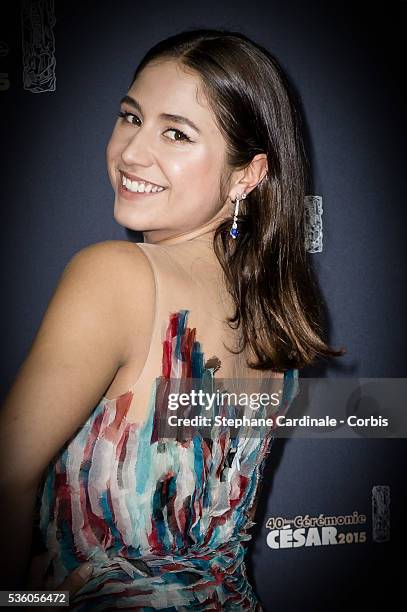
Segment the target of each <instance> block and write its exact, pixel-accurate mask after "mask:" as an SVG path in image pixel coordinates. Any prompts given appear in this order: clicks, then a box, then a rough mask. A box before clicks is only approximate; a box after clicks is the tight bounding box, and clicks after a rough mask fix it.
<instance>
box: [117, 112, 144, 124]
mask: <svg viewBox="0 0 407 612" xmlns="http://www.w3.org/2000/svg"><path fill="white" fill-rule="evenodd" d="M118 116H119V117H122V118H123V119H124V120H125V121H126V122H127V123H131V124H133V125H134V119H136V120H137V121H140V119H139V118H138V117H137V115H135V114H134V113H129V112H128V111H120V112H119V113H118Z"/></svg>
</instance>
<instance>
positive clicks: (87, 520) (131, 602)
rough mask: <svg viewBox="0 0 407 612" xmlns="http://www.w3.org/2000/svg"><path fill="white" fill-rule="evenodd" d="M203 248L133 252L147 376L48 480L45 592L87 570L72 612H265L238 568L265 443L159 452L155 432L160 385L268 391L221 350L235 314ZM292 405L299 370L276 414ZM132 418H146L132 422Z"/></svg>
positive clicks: (167, 447)
mask: <svg viewBox="0 0 407 612" xmlns="http://www.w3.org/2000/svg"><path fill="white" fill-rule="evenodd" d="M209 238H210V235H206V236H200V237H198V238H194V239H192V240H187V241H185V242H184V243H176V244H168V245H159V244H151V243H137V244H134V248H140V249H142V251H143V252H144V254H145V256H146V257H147V258H148V260H149V262H150V264H151V266H152V269H153V273H154V281H155V288H156V300H155V304H156V308H155V319H154V327H153V333H152V337H151V341H150V347H149V352H148V356H147V359H146V362H145V364H144V366H143V369H142V371H141V374H140V376H139V377H138V380H137V381H136V383H135V384H134V385H133V386H132V387H131V388H130V389H129V390H128V391H127V392H125V393H123V394H121V395H120V396H117V397H115V398H113V399H108V398H107V397H105V396H104V397H103V398H102V399H101V401H100V402H99V404H98V405H97V406H96V407H95V408H94V410H93V411H92V412H91V414H90V416H89V417H88V418H87V420H86V421H85V422H84V424H83V425H82V426H81V427H80V428H79V429H78V430H77V431H76V433H75V434H74V435H73V436H72V437H71V438H70V439H69V440H68V441H67V442H66V444H65V445H64V446H63V447H62V449H61V450H60V451H59V452H58V453H57V455H56V456H55V457H54V458H53V460H52V462H51V463H50V464H49V466H48V468H47V469H46V471H45V474H44V479H43V483H42V485H41V487H42V489H41V491H40V514H39V527H40V532H41V535H42V538H43V541H44V544H45V546H46V547H47V549H48V550H50V551H51V553H52V554H54V555H55V556H54V559H53V561H52V568H53V576H52V577H51V578H50V582H49V584H48V586H47V588H49V589H52V588H56V587H57V586H58V585H59V584H61V582H62V581H63V579H64V578H65V577H66V576H67V575H68V574H69V573H70V572H71V571H72V570H73V569H74V568H75V567H77V566H78V565H79V564H80V563H83V562H84V561H86V560H90V561H91V563H92V565H93V566H94V570H93V574H92V576H91V578H90V580H89V581H88V582H87V583H86V584H85V585H84V586H83V587H82V588H81V589H80V590H79V591H78V592H77V593H76V594H75V595H74V596H73V597H71V603H70V605H71V608H70V609H72V610H76V611H81V610H92V611H93V610H94V611H98V610H111V609H122V610H142V611H150V610H162V611H166V612H170V611H171V612H173V611H183V610H185V611H192V610H196V611H198V610H199V611H209V610H230V611H232V610H233V611H241V610H255V611H257V612H260V611H262V607H261V603H260V601H259V600H258V598H257V596H256V594H255V592H254V590H253V588H252V586H251V584H250V583H249V581H248V579H247V575H246V567H245V562H244V556H245V550H246V544H247V541H248V540H250V539H251V535H250V534H249V533H248V530H249V529H250V527H252V526H253V525H254V522H253V520H252V518H253V516H254V511H255V508H256V504H257V497H258V496H257V493H258V490H259V483H260V482H261V478H262V472H263V468H264V463H265V459H266V457H267V455H268V453H269V452H270V448H271V445H272V442H273V440H274V437H275V436H274V430H273V429H272V428H268V430H267V431H265V435H264V436H257V437H255V436H253V437H248V436H247V434H246V435H245V437H241V438H240V437H239V436H237V437H233V438H232V437H230V436H229V435H228V430H227V428H224V429H223V430H222V428H217V430H216V431H215V429H213V434H211V435H210V436H209V437H208V436H206V437H205V438H204V437H203V436H201V435H200V434H199V430H198V431H197V432H195V433H194V435H193V436H191V439H190V440H188V441H185V440H182V441H178V440H177V439H174V440H172V439H171V440H168V439H166V440H165V441H163V440H161V439H160V436H159V434H158V428H157V423H158V420H159V416H160V410H162V406H161V403H160V394H159V392H158V391H159V389H160V385H161V384H162V382H165V381H166V380H169V379H188V378H194V379H202V380H203V379H204V377H205V378H206V379H208V378H209V380H214V379H215V377H216V376H217V370H218V369H219V365H220V364H221V366H222V367H221V368H220V370H219V375H220V376H222V377H230V378H232V377H239V376H240V377H241V378H245V377H247V378H249V377H256V378H257V377H261V376H263V377H265V376H267V377H268V378H270V377H271V376H270V372H268V373H265V372H260V371H257V370H253V369H249V368H247V366H246V364H245V360H244V355H242V354H240V355H238V356H235V355H232V354H231V353H229V352H228V351H227V350H226V349H225V348H224V346H223V344H222V341H224V340H225V339H227V341H226V346H229V347H230V346H232V344H231V342H230V341H231V340H233V338H236V336H233V334H236V331H233V330H232V331H231V330H230V328H229V327H228V326H227V324H226V323H225V321H224V319H225V315H226V314H231V312H232V310H231V309H229V310H228V309H227V304H229V307H230V308H231V305H232V303H231V301H230V298H228V294H227V292H226V290H222V289H221V287H222V285H221V284H220V283H221V273H220V266H219V265H218V263H217V260H216V261H215V255H214V254H213V249H212V247H211V240H210V239H209ZM217 275H218V276H217ZM228 299H229V302H228ZM225 304H226V306H225ZM235 347H236V345H234V346H232V348H235ZM214 353H215V354H214ZM220 356H221V357H220ZM280 376H281V375H280ZM297 392H298V370H288V371H286V372H285V373H284V380H283V397H282V401H281V404H280V409H279V414H280V413H284V412H286V410H287V409H288V407H289V405H290V403H291V401H292V399H293V398H294V396H295V395H296V394H297ZM136 404H137V406H146V407H147V409H146V410H144V413H143V414H144V418H143V419H142V420H140V421H137V422H134V421H133V420H132V419H131V418H128V413H129V410H130V407H131V406H135V405H136Z"/></svg>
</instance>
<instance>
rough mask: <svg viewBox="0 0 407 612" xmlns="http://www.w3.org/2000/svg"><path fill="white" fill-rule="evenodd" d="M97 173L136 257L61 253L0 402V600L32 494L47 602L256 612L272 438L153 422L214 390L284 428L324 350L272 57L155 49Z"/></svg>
mask: <svg viewBox="0 0 407 612" xmlns="http://www.w3.org/2000/svg"><path fill="white" fill-rule="evenodd" d="M107 166H108V172H109V177H110V181H111V184H112V187H113V190H114V198H115V199H114V217H115V219H116V221H117V222H118V223H119V224H120V225H122V226H124V227H127V228H131V229H133V230H139V231H142V232H143V237H144V242H143V243H141V244H133V243H128V242H125V241H107V242H103V243H99V244H96V245H92V246H91V247H88V248H86V249H83V250H82V251H80V252H79V253H77V254H76V255H75V256H74V257H73V259H72V260H71V262H70V263H69V264H68V266H67V268H66V269H65V270H64V273H63V275H62V278H61V281H60V283H59V285H58V287H57V289H56V291H55V294H54V296H53V298H52V300H51V302H50V304H49V306H48V309H47V312H46V314H45V317H44V320H43V322H42V324H41V327H40V329H39V331H38V333H37V336H36V338H35V341H34V343H33V346H32V348H31V351H30V353H29V355H28V356H27V358H26V360H25V361H24V364H23V366H22V368H21V370H20V372H19V375H18V377H17V379H16V381H15V383H14V385H13V387H12V389H11V391H10V393H9V395H8V397H7V398H6V402H5V405H4V407H3V410H2V413H1V423H0V424H1V429H0V431H1V434H0V436H1V439H0V453H1V466H2V473H1V478H0V487H1V492H2V493H3V497H4V499H6V502H5V504H4V505H3V508H2V517H1V522H0V524H1V528H2V534H1V536H0V540H1V541H2V542H3V543H5V546H6V550H7V551H12V552H10V553H9V552H8V556H7V559H8V562H9V563H8V568H7V572H8V574H7V573H6V575H4V574H3V584H4V587H3V588H11V587H15V585H16V584H21V583H22V581H24V578H25V569H26V567H25V566H26V563H27V560H28V559H27V557H28V550H29V541H30V532H31V522H32V515H33V508H34V502H35V495H36V492H37V491H38V492H39V494H40V497H41V500H40V501H41V503H40V508H39V509H40V524H39V528H40V531H41V534H42V538H43V541H44V544H45V546H46V547H47V549H48V550H49V552H50V554H51V555H53V560H52V567H51V569H52V571H51V573H50V575H49V576H47V588H50V589H54V588H56V587H57V586H58V585H59V584H61V583H62V582H63V580H65V579H66V577H67V576H68V575H69V574H70V572H72V571H73V570H74V569H75V568H77V567H78V566H79V565H80V564H81V563H83V562H85V561H91V562H92V564H93V573H92V576H91V578H90V580H89V581H88V582H87V583H86V584H85V585H84V586H83V587H82V588H81V589H80V590H79V591H78V592H77V593H76V594H75V595H74V597H73V598H72V600H71V609H72V610H78V611H79V610H89V609H92V610H111V609H114V608H126V609H137V610H164V611H167V612H173V611H174V610H236V611H238V610H239V611H241V610H256V611H261V610H262V607H261V603H260V601H259V600H258V598H257V596H256V594H255V592H254V589H253V587H252V586H251V584H250V583H249V581H248V579H247V574H246V567H245V550H246V543H247V541H248V540H250V538H251V535H250V534H249V533H248V531H249V529H250V527H251V526H252V525H253V518H254V512H255V508H256V504H257V500H258V495H259V492H260V485H261V483H262V471H263V469H264V463H265V460H266V457H267V455H268V453H269V452H270V449H271V445H272V441H273V439H274V433H273V432H274V430H273V428H272V427H269V428H267V429H266V431H265V433H264V436H263V437H261V436H259V435H256V434H255V433H252V432H251V431H250V429H249V430H247V428H245V429H244V432H243V430H238V434H237V436H236V437H232V436H231V435H230V432H229V430H228V426H227V425H225V426H222V427H221V429H220V430H219V428H216V429H213V430H211V431H210V435H209V437H208V435H206V434H205V436H204V435H202V431H199V428H198V429H197V430H196V431H195V432H194V434H193V435H191V436H189V437H188V436H187V435H185V430H184V429H182V430H178V429H177V428H175V431H174V433H173V434H172V436H171V437H168V436H164V435H163V432H162V428H161V427H160V424H161V423H162V422H163V421H165V419H166V418H167V416H168V415H167V404H166V398H168V393H169V391H171V389H174V390H177V389H178V388H179V386H180V385H181V384H191V381H192V380H195V381H197V383H198V388H199V386H200V385H205V386H206V385H208V383H209V384H210V385H213V386H215V385H217V384H218V383H220V379H219V376H221V377H222V379H238V380H242V379H243V380H245V379H247V382H248V383H249V382H250V384H251V391H252V392H254V391H256V390H257V391H258V390H259V389H260V388H261V389H262V390H265V389H266V388H267V384H269V386H270V387H271V386H272V383H273V382H276V381H271V379H273V378H279V379H282V380H281V382H282V387H283V393H282V399H281V402H280V407H279V412H278V414H281V415H284V414H285V413H286V412H287V410H288V408H289V406H290V403H291V402H292V400H293V398H294V396H295V394H296V393H297V391H298V370H299V368H300V367H303V366H304V365H307V364H309V363H312V362H313V360H314V359H315V358H316V357H317V356H322V357H329V356H337V355H341V354H343V349H341V350H334V349H332V348H331V347H329V346H328V345H327V344H326V343H325V341H324V340H323V339H322V337H321V330H320V320H319V313H320V302H319V298H318V296H317V294H316V291H315V284H314V282H313V279H312V278H311V273H310V267H309V265H308V262H307V258H306V251H305V240H304V215H305V213H304V189H305V179H306V170H305V168H306V163H305V155H304V150H303V143H302V137H301V130H300V121H299V115H298V111H297V109H296V105H295V103H294V99H293V96H292V93H291V92H290V88H289V86H288V83H287V80H286V77H285V75H284V73H283V72H282V70H281V67H280V66H279V64H278V62H277V60H276V59H275V58H274V57H273V56H272V55H271V54H270V53H269V52H268V51H267V50H266V49H264V48H262V47H260V46H259V45H257V44H256V43H254V42H253V41H251V40H249V39H248V38H247V37H245V36H244V35H242V34H240V33H236V32H228V31H224V30H221V31H219V30H190V31H186V32H181V33H180V34H177V35H175V36H173V37H171V38H168V39H166V40H164V41H162V42H160V43H158V44H157V45H156V46H155V47H153V48H152V49H151V50H150V51H149V52H148V53H147V54H146V56H145V57H144V58H143V60H142V61H141V63H140V64H139V66H138V68H137V70H136V73H135V75H134V78H133V79H132V82H131V84H130V87H129V89H128V92H127V93H126V95H125V96H124V97H123V98H122V100H121V103H120V110H119V116H118V118H117V121H116V124H115V126H114V129H113V133H112V136H111V138H110V141H109V144H108V147H107ZM241 202H242V204H241V209H240V210H239V205H240V203H241ZM232 224H233V225H232ZM231 228H233V232H231ZM237 228H238V229H237ZM267 381H269V382H268V383H267ZM257 385H258V387H257V389H256V386H257ZM265 385H266V387H265ZM21 499H23V500H24V503H22V504H21V503H20V502H21ZM5 576H6V577H5ZM7 581H8V582H7Z"/></svg>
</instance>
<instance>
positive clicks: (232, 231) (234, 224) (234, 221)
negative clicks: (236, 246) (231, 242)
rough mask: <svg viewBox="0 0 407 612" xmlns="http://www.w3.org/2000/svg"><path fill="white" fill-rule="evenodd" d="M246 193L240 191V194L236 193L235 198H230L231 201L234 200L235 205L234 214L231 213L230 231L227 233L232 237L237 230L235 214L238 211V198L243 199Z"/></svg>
mask: <svg viewBox="0 0 407 612" xmlns="http://www.w3.org/2000/svg"><path fill="white" fill-rule="evenodd" d="M246 195H247V194H246V193H242V195H239V194H237V195H236V198H235V200H232V202H233V201H234V202H236V206H235V214H234V215H233V223H232V227H231V228H230V232H229V234H230V235H231V236H232V238H237V236H238V234H239V231H238V229H237V215H238V213H239V204H240V200H244V199H245V198H246Z"/></svg>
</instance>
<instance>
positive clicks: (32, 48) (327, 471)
mask: <svg viewBox="0 0 407 612" xmlns="http://www.w3.org/2000/svg"><path fill="white" fill-rule="evenodd" d="M405 9H406V3H405V2H389V3H386V5H382V6H381V7H380V10H379V8H377V9H376V8H374V7H373V6H371V5H368V4H361V3H360V4H358V3H356V4H355V3H350V2H330V3H324V2H315V1H310V2H292V1H291V2H290V1H288V2H287V1H285V2H284V3H283V2H279V1H276V0H269V1H268V2H258V3H249V4H248V3H245V2H243V1H241V2H240V1H238V2H233V3H229V4H228V3H219V2H211V1H209V2H206V3H205V6H202V7H199V6H198V5H196V3H186V2H179V3H177V2H175V3H173V2H171V3H170V2H162V1H156V2H155V3H150V4H148V5H146V4H145V3H140V2H135V1H130V0H127V1H123V2H113V1H111V2H86V3H83V2H77V1H73V2H53V1H52V0H37V1H33V2H28V1H26V0H22V1H21V2H20V3H18V2H15V3H14V2H9V3H3V4H2V6H1V8H0V11H2V18H1V20H0V104H1V109H2V111H1V122H0V130H1V132H0V136H1V170H2V182H1V196H2V197H1V217H2V223H1V226H2V240H1V248H2V262H3V265H2V266H1V268H2V270H1V271H2V287H3V299H2V309H3V319H2V323H3V325H2V333H3V351H2V352H3V355H2V384H1V392H2V398H1V399H3V397H4V396H5V394H6V392H7V390H8V389H9V387H10V385H11V383H12V381H13V379H14V376H15V374H16V372H17V370H18V367H19V365H20V364H21V362H22V360H23V358H24V356H25V355H26V353H27V351H28V349H29V347H30V344H31V342H32V339H33V337H34V334H35V332H36V330H37V328H38V325H39V324H40V321H41V319H42V316H43V314H44V311H45V308H46V306H47V303H48V301H49V299H50V297H51V295H52V292H53V290H54V287H55V285H56V283H57V281H58V278H59V276H60V274H61V272H62V270H63V268H64V266H65V265H66V263H67V262H68V260H69V259H70V258H71V257H72V255H73V254H74V253H75V252H76V251H78V250H79V249H81V248H83V247H84V246H86V245H88V244H91V243H93V242H98V241H102V240H108V239H123V240H131V241H139V240H142V237H141V235H139V234H136V233H134V232H132V231H130V230H126V229H124V228H123V227H121V226H120V225H118V224H117V223H115V221H114V219H113V192H112V190H111V186H110V183H109V180H108V175H107V171H106V164H105V149H106V144H107V141H108V139H109V136H110V133H111V130H112V128H113V125H114V122H115V120H116V113H117V111H118V110H119V100H120V98H121V97H122V96H123V95H124V94H125V93H126V91H127V86H128V84H129V82H130V79H131V76H132V74H133V71H134V69H135V67H136V65H137V63H138V62H139V60H140V59H141V57H142V55H143V54H144V53H145V51H146V50H147V49H148V48H150V47H151V46H152V45H153V44H154V43H155V42H157V41H158V40H160V39H162V38H165V37H167V36H169V35H170V34H173V33H175V32H177V31H180V30H181V29H184V28H190V27H200V26H202V27H225V28H229V29H236V30H239V31H242V32H243V33H245V34H247V35H248V36H250V37H252V38H253V39H254V40H256V41H258V42H260V43H261V44H263V45H264V46H266V47H267V48H269V49H270V51H272V52H273V53H274V54H275V55H276V56H277V58H278V59H279V60H280V62H281V63H282V65H283V67H284V68H285V70H286V71H287V74H288V75H289V77H290V80H291V81H292V83H293V84H294V86H295V88H296V89H297V90H298V91H299V93H300V97H301V103H302V112H303V115H304V117H305V122H304V130H305V138H306V142H307V148H308V151H309V157H310V166H311V172H312V188H311V189H310V193H308V194H307V198H306V202H305V204H306V210H307V228H308V231H307V249H308V251H309V253H310V259H311V262H312V266H313V268H314V271H315V274H316V276H317V278H318V282H319V285H320V289H321V294H322V296H323V300H324V307H325V310H326V331H327V335H328V338H329V341H330V343H331V344H332V345H333V346H336V347H339V346H345V347H346V349H347V353H346V355H345V356H344V357H342V358H340V359H337V360H335V363H329V362H327V363H323V364H318V365H316V366H315V367H313V368H308V369H306V370H303V371H301V372H300V383H301V379H306V378H321V377H322V378H340V377H342V378H347V379H349V378H352V379H359V378H366V379H371V378H372V379H393V378H397V379H404V377H406V357H405V354H406V351H405V340H406V338H407V334H406V317H405V312H406V300H405V297H406V285H405V271H404V262H405V261H406V258H405V255H406V252H405V251H406V240H405V228H406V227H407V224H406V205H405V202H406V198H405V196H406V188H405V187H406V183H405V168H404V163H405V162H404V143H405V138H404V137H405V114H404V110H403V102H404V100H403V97H402V93H403V92H402V87H401V84H402V80H403V76H402V69H401V66H402V57H401V51H402V44H401V24H402V23H403V21H404V19H405ZM390 383H391V381H390ZM397 406H398V404H397ZM403 406H404V403H403V402H401V403H400V413H401V412H402V410H403ZM291 410H293V411H294V412H295V406H294V405H293V406H291V407H290V409H289V412H288V414H287V416H289V414H290V411H291ZM401 431H402V429H400V430H398V431H396V432H393V433H395V435H393V437H390V436H387V435H386V433H383V432H382V431H380V428H376V429H375V430H374V431H372V430H371V429H370V430H369V433H367V430H363V429H359V430H357V431H356V433H355V430H352V435H350V434H349V435H346V433H345V434H344V435H342V436H339V435H336V434H335V433H334V432H333V433H332V434H331V435H329V434H328V435H325V437H324V436H319V435H318V433H315V432H314V434H313V435H309V436H306V435H304V436H302V437H301V436H291V437H281V438H276V439H275V440H274V441H273V444H272V448H271V451H270V454H269V456H268V458H267V462H266V464H265V467H264V471H263V473H262V477H261V478H262V487H261V494H260V496H259V499H258V503H257V509H256V514H255V525H254V526H253V528H252V529H251V531H250V533H251V534H252V539H251V540H250V542H249V543H248V553H247V563H246V565H247V573H248V575H249V577H250V580H251V582H252V584H253V586H254V588H255V590H256V592H257V593H258V595H259V598H260V600H261V602H262V605H263V609H264V610H265V611H266V612H280V611H284V612H297V611H299V610H304V611H308V610H310V611H312V612H316V611H319V610H321V611H322V610H324V611H325V610H336V609H338V610H339V609H341V610H348V609H349V610H353V609H359V607H360V606H362V605H363V604H369V605H370V606H371V609H376V608H375V607H374V606H377V609H382V607H383V606H387V607H386V609H388V610H392V609H393V607H392V602H393V601H395V598H396V596H397V595H398V594H400V593H401V592H402V586H403V576H402V575H401V571H402V567H403V561H402V559H403V558H404V555H405V554H406V549H405V548H404V533H405V508H406V506H405V485H406V482H405V473H406V441H405V434H404V435H403V434H402V433H400V432H401Z"/></svg>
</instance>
